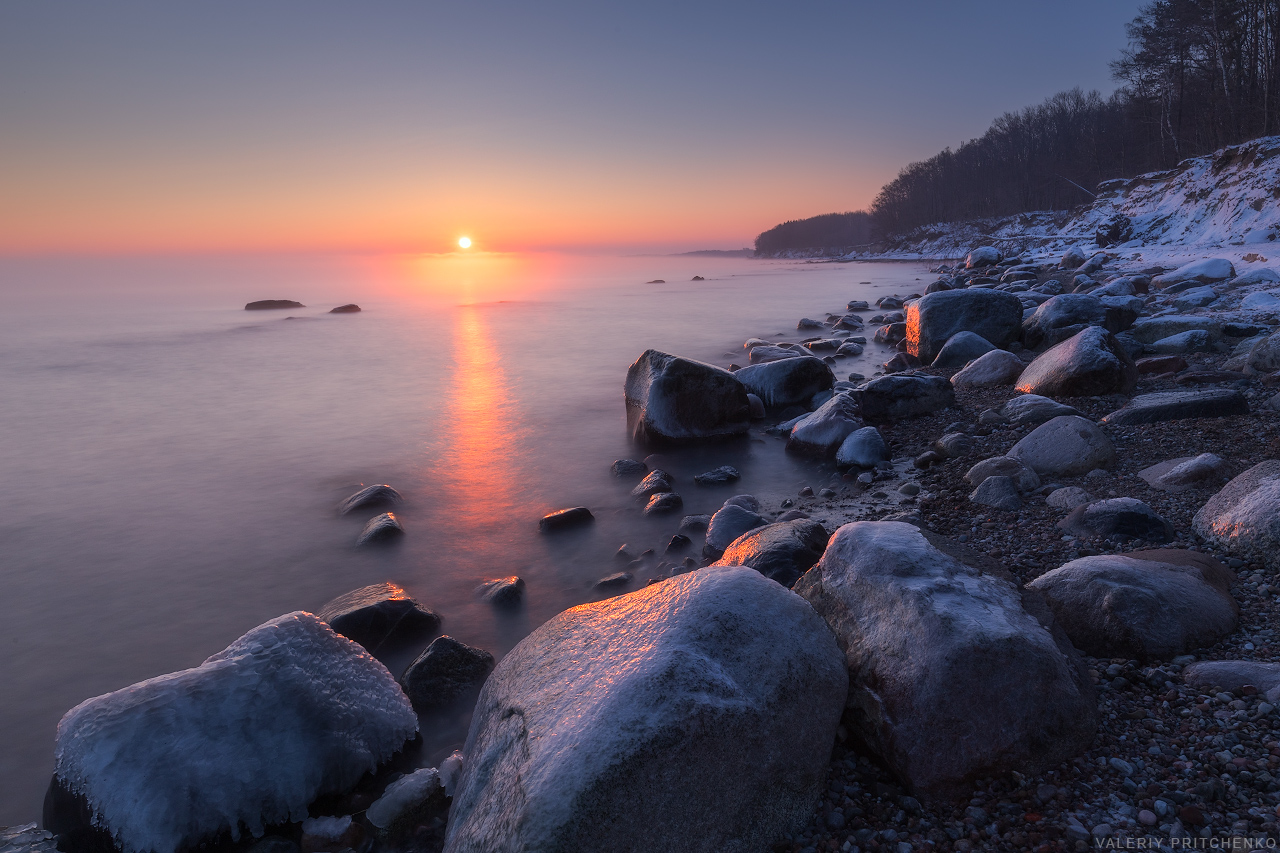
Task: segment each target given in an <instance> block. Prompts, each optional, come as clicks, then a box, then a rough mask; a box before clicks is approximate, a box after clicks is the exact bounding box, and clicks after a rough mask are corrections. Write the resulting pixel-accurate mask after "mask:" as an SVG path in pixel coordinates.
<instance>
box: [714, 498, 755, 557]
mask: <svg viewBox="0 0 1280 853" xmlns="http://www.w3.org/2000/svg"><path fill="white" fill-rule="evenodd" d="M757 509H758V507H757ZM763 524H764V519H763V518H761V517H760V515H759V514H758V513H757V512H756V511H755V510H752V509H747V508H746V507H742V506H738V505H737V504H725V505H724V506H722V507H720V509H719V510H717V511H716V514H715V515H713V516H711V522H710V524H708V525H707V540H706V545H705V547H704V549H703V552H704V553H705V554H707V555H708V556H714V557H719V556H720V555H721V554H722V553H724V550H725V549H726V548H728V547H729V546H730V545H732V544H733V541H734V540H735V539H737V538H738V537H739V536H741V535H742V534H744V533H746V532H747V531H748V530H754V529H756V528H757V527H760V526H761V525H763Z"/></svg>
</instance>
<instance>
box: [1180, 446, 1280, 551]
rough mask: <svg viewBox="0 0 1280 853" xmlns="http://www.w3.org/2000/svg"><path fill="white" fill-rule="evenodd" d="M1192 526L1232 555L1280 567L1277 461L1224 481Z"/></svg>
mask: <svg viewBox="0 0 1280 853" xmlns="http://www.w3.org/2000/svg"><path fill="white" fill-rule="evenodd" d="M1191 526H1192V528H1194V529H1195V531H1196V533H1199V534H1200V535H1201V536H1203V537H1204V538H1205V539H1207V540H1208V541H1209V542H1212V543H1213V544H1215V545H1218V546H1219V547H1221V548H1223V549H1224V550H1226V551H1227V552H1228V553H1230V554H1232V555H1233V556H1236V557H1239V558H1240V559H1242V560H1246V561H1248V562H1258V563H1263V564H1264V565H1266V567H1267V568H1268V569H1271V570H1272V571H1276V570H1277V569H1280V462H1278V461H1276V460H1274V459H1268V460H1266V461H1265V462H1259V463H1258V464H1257V465H1254V466H1253V467H1252V468H1250V469H1249V470H1247V471H1245V472H1244V473H1243V474H1240V475H1239V476H1238V477H1236V478H1235V479H1233V480H1232V481H1231V482H1229V483H1227V484H1226V485H1225V486H1223V487H1222V490H1221V491H1220V492H1218V493H1217V494H1216V495H1214V496H1213V497H1212V498H1210V499H1209V501H1208V503H1206V504H1205V505H1204V506H1203V507H1201V509H1200V511H1199V512H1197V513H1196V514H1195V517H1194V518H1193V519H1192V520H1191Z"/></svg>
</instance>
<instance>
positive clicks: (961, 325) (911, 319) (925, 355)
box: [906, 289, 1022, 364]
mask: <svg viewBox="0 0 1280 853" xmlns="http://www.w3.org/2000/svg"><path fill="white" fill-rule="evenodd" d="M906 323H907V326H906V341H907V350H906V351H907V352H908V353H910V354H911V355H914V356H915V357H916V358H918V359H920V361H921V362H922V363H924V364H929V363H930V362H932V361H933V360H934V359H935V358H936V357H937V356H938V354H939V353H940V352H941V351H942V348H943V346H944V345H945V344H946V343H947V341H949V340H950V339H951V338H952V336H954V335H956V334H959V333H960V332H973V333H974V334H976V335H978V336H980V337H981V338H983V339H984V340H986V341H987V342H989V343H990V344H991V345H992V346H997V347H1003V346H1007V345H1008V344H1011V343H1013V342H1014V341H1016V340H1017V339H1018V337H1019V336H1020V335H1021V333H1022V303H1021V302H1020V301H1018V297H1016V296H1014V295H1013V294H1012V293H1003V292H1001V291H998V290H973V289H970V290H946V291H941V292H939V293H929V294H926V295H925V296H923V297H921V298H920V299H917V300H916V301H915V302H912V303H911V304H910V305H909V306H908V307H907V319H906Z"/></svg>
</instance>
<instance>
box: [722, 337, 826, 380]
mask: <svg viewBox="0 0 1280 853" xmlns="http://www.w3.org/2000/svg"><path fill="white" fill-rule="evenodd" d="M787 358H812V356H810V355H807V354H806V353H803V352H797V351H796V350H793V349H791V348H789V347H778V346H773V345H766V346H757V347H752V348H751V352H749V353H747V364H768V363H769V362H772V361H781V360H782V359H787ZM740 372H741V371H739V373H740ZM735 378H736V375H735Z"/></svg>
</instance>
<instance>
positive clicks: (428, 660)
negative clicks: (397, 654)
mask: <svg viewBox="0 0 1280 853" xmlns="http://www.w3.org/2000/svg"><path fill="white" fill-rule="evenodd" d="M492 671H493V655H491V654H489V653H488V652H486V651H485V650H484V649H477V648H473V647H472V646H468V645H467V644H466V643H460V642H458V641H457V640H455V639H454V638H453V637H449V636H442V637H436V638H435V639H434V640H432V641H431V645H429V646H427V648H426V651H424V652H423V653H422V654H420V655H418V657H417V658H415V659H414V661H413V663H411V664H409V666H408V667H406V668H405V671H404V673H403V674H401V676H400V686H401V687H402V688H404V693H405V695H406V696H408V697H409V701H410V702H412V703H413V708H414V710H415V711H417V712H418V713H419V714H426V713H429V712H431V711H435V710H438V709H440V708H446V707H448V706H449V705H451V704H453V703H454V702H456V701H457V700H458V699H460V698H462V697H463V696H465V695H466V694H467V693H468V692H469V691H471V690H473V689H476V688H478V687H479V686H480V685H481V684H483V683H484V680H485V678H486V677H488V675H489V673H490V672H492Z"/></svg>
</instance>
